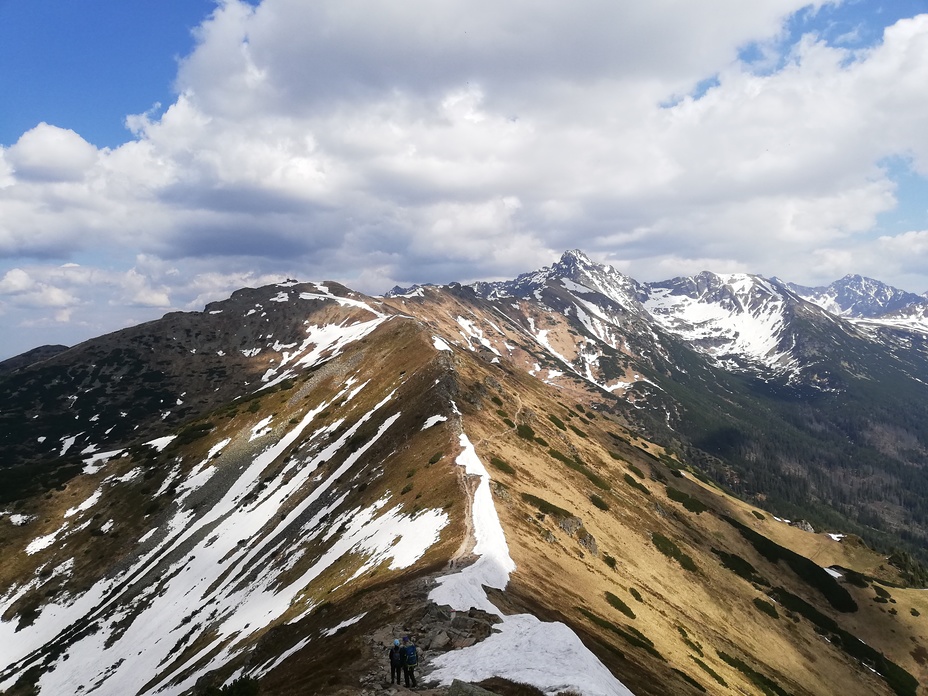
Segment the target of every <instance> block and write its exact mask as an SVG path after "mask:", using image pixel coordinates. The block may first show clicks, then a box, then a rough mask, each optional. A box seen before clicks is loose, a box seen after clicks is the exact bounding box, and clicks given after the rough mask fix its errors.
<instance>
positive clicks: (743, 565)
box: [712, 548, 770, 587]
mask: <svg viewBox="0 0 928 696" xmlns="http://www.w3.org/2000/svg"><path fill="white" fill-rule="evenodd" d="M712 553H714V554H715V555H716V556H718V557H719V560H721V561H722V565H723V566H725V567H726V568H728V570H730V571H732V572H733V573H734V574H735V575H737V576H738V577H740V578H744V579H745V580H747V581H748V582H753V583H757V584H758V585H764V586H767V587H769V586H770V583H769V582H767V580H766V579H764V577H763V576H761V575H760V574H759V573H758V572H757V569H756V568H754V566H752V565H751V564H750V563H748V562H747V561H746V560H744V559H743V558H741V556H738V555H737V554H734V553H726V552H725V551H720V550H719V549H715V548H714V549H712Z"/></svg>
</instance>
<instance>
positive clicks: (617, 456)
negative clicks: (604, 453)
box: [609, 451, 625, 462]
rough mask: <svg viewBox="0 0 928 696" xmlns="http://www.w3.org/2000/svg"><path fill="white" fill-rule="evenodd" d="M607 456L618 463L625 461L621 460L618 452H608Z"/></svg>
mask: <svg viewBox="0 0 928 696" xmlns="http://www.w3.org/2000/svg"><path fill="white" fill-rule="evenodd" d="M609 456H610V457H612V458H613V459H615V460H617V461H620V462H622V461H625V460H624V459H622V455H620V454H619V453H618V452H612V451H610V452H609Z"/></svg>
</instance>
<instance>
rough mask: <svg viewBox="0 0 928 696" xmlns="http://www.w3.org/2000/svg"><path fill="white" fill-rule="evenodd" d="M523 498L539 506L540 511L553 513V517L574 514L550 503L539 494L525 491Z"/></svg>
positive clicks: (547, 513) (548, 513)
mask: <svg viewBox="0 0 928 696" xmlns="http://www.w3.org/2000/svg"><path fill="white" fill-rule="evenodd" d="M522 500H524V501H525V502H526V503H529V504H530V505H534V506H535V507H536V508H538V511H539V512H543V513H545V514H546V515H551V516H552V517H571V516H572V515H571V514H570V512H568V511H567V510H565V509H564V508H562V507H558V506H557V505H555V504H554V503H549V502H548V501H547V500H545V499H544V498H539V497H538V496H536V495H532V494H531V493H523V494H522Z"/></svg>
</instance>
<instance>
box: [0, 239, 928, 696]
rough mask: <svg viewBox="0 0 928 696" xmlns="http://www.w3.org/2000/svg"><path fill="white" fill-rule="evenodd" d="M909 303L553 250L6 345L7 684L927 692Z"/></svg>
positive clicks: (915, 336) (926, 480)
mask: <svg viewBox="0 0 928 696" xmlns="http://www.w3.org/2000/svg"><path fill="white" fill-rule="evenodd" d="M926 308H928V298H926V297H924V296H919V295H914V294H910V293H903V292H901V291H899V290H896V289H894V288H891V287H889V286H886V285H884V284H882V283H879V282H878V281H875V280H872V279H867V278H862V277H860V276H847V277H845V278H843V279H842V280H840V281H837V282H836V283H833V284H831V285H830V286H828V287H822V288H808V287H802V286H798V285H795V284H791V283H788V282H785V281H782V280H780V279H777V278H769V279H767V278H763V277H760V276H756V275H749V274H728V275H719V274H713V273H708V272H704V273H700V274H699V275H697V276H693V277H685V278H675V279H672V280H669V281H664V282H657V283H641V282H638V281H636V280H634V279H633V278H631V277H629V276H627V275H625V274H622V273H620V272H618V271H616V270H615V269H614V268H611V267H609V266H604V265H601V264H598V263H595V262H593V261H591V260H590V259H589V258H588V257H587V256H586V255H584V254H583V253H582V252H580V251H576V250H575V251H568V252H566V253H564V255H563V256H562V257H561V258H560V260H559V261H558V262H557V263H555V264H553V265H552V266H550V267H546V268H543V269H540V270H538V271H534V272H531V273H526V274H523V275H520V276H519V277H518V278H515V279H513V280H511V281H505V282H494V283H474V284H471V285H461V284H457V283H452V284H450V285H445V286H414V287H411V288H394V289H393V290H392V291H391V292H390V293H388V294H387V295H385V296H383V297H369V296H365V295H362V294H360V293H357V292H354V291H352V290H350V289H349V288H346V287H344V286H341V285H339V284H337V283H333V282H318V283H298V282H296V281H286V282H283V283H280V284H277V285H273V286H267V287H262V288H245V289H242V290H239V291H237V292H235V293H233V294H232V296H231V297H230V298H228V299H227V300H224V301H221V302H215V303H212V304H210V305H208V306H207V307H206V308H205V309H204V311H202V312H183V313H181V312H177V313H171V314H168V315H166V316H165V317H163V318H162V319H160V320H157V321H154V322H150V323H147V324H142V325H138V326H135V327H131V328H128V329H123V330H121V331H118V332H116V333H113V334H109V335H106V336H101V337H99V338H96V339H93V340H90V341H87V342H85V343H82V344H80V345H77V346H74V347H71V348H66V347H63V346H49V347H43V348H41V349H36V351H30V352H29V353H27V354H24V355H22V356H17V357H16V358H13V359H11V360H8V361H5V362H4V363H0V394H2V396H0V403H2V404H3V406H2V411H0V549H2V554H3V558H4V563H3V564H0V693H3V694H7V695H8V696H14V695H15V696H22V695H26V694H36V693H40V694H54V695H58V694H82V695H83V694H91V693H94V694H100V695H106V694H156V693H157V694H177V695H180V694H214V693H229V694H231V693H241V694H244V693H257V692H256V691H253V690H254V689H260V693H262V694H298V693H299V694H314V693H318V694H338V695H341V694H344V695H345V696H347V695H349V694H352V695H354V694H373V693H381V692H386V693H391V692H392V693H402V692H403V688H404V687H402V686H395V685H391V684H389V677H388V676H387V675H388V672H389V670H388V668H387V667H386V652H385V650H386V647H387V646H389V645H390V644H391V643H392V640H393V639H394V638H399V637H401V636H410V637H411V638H413V639H414V640H416V642H417V644H418V645H419V647H420V650H421V652H422V656H423V662H422V666H421V668H420V683H421V684H422V685H423V689H421V690H422V691H423V692H425V693H431V694H455V693H457V694H465V693H496V694H501V695H506V694H537V693H545V694H552V695H554V694H577V693H579V694H585V695H590V696H595V695H599V694H602V695H609V694H622V695H624V694H628V693H633V694H636V696H644V695H649V694H653V695H655V696H657V695H658V694H668V693H672V694H701V693H712V694H729V693H745V694H796V695H797V696H798V695H800V694H823V695H824V694H835V693H844V694H912V695H920V694H926V693H928V689H926V688H925V686H923V685H924V684H925V683H926V682H928V625H926V621H928V597H926V596H925V592H924V590H922V589H920V588H922V587H924V586H925V584H926V582H928V572H926V570H925V566H924V565H923V564H924V563H925V561H926V560H928V470H926V466H928V417H926V416H928V344H926V341H928V318H926ZM481 688H482V689H484V691H479V689H481Z"/></svg>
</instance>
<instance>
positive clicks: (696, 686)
mask: <svg viewBox="0 0 928 696" xmlns="http://www.w3.org/2000/svg"><path fill="white" fill-rule="evenodd" d="M673 671H674V672H676V673H677V676H679V677H680V678H681V679H682V680H683V681H685V682H686V683H687V684H689V685H690V686H692V687H693V688H694V689H696V690H697V691H701V692H702V693H706V687H704V686H703V685H702V684H700V683H699V682H698V681H696V680H695V679H693V678H692V677H691V676H690V675H688V674H687V673H686V672H684V671H683V670H679V669H677V668H676V667H674V668H673Z"/></svg>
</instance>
